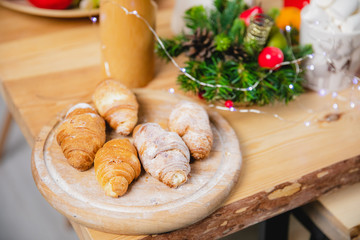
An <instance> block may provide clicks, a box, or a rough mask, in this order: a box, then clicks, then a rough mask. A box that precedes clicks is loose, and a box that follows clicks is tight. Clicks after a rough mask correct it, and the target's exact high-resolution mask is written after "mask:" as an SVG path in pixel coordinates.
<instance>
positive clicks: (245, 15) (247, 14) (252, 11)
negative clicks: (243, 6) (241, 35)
mask: <svg viewBox="0 0 360 240" xmlns="http://www.w3.org/2000/svg"><path fill="white" fill-rule="evenodd" d="M263 12H264V11H263V10H262V8H261V7H259V6H255V7H252V8H250V9H248V10H245V11H243V12H242V13H241V14H240V16H239V18H240V19H242V20H244V21H245V24H246V26H249V24H250V18H251V16H253V15H255V14H258V13H263Z"/></svg>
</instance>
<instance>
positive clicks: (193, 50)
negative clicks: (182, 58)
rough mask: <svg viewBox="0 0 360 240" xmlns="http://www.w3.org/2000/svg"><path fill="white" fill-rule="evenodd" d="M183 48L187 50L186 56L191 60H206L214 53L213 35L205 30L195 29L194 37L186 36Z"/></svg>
mask: <svg viewBox="0 0 360 240" xmlns="http://www.w3.org/2000/svg"><path fill="white" fill-rule="evenodd" d="M183 47H185V48H188V50H187V52H186V55H187V56H188V57H190V58H192V59H195V58H198V59H200V60H205V59H208V58H210V57H211V55H212V53H213V52H214V51H215V43H214V34H213V32H211V31H210V30H208V29H206V28H203V29H201V28H197V29H196V31H195V33H194V35H189V36H188V41H186V42H184V43H183Z"/></svg>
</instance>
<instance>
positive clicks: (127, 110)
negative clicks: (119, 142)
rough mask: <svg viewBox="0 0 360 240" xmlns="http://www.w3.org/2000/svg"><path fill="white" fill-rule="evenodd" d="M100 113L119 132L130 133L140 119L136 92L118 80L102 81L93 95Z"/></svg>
mask: <svg viewBox="0 0 360 240" xmlns="http://www.w3.org/2000/svg"><path fill="white" fill-rule="evenodd" d="M92 99H93V102H94V104H95V106H96V108H97V110H98V111H99V113H100V115H101V116H103V117H104V118H105V120H106V121H107V122H108V123H109V125H110V126H111V127H112V128H113V129H115V131H116V132H117V133H120V134H122V135H129V134H130V133H131V131H132V130H133V128H134V127H135V125H136V123H137V120H138V116H137V114H138V108H139V105H138V103H137V101H136V97H135V95H134V93H133V92H132V91H131V90H129V89H128V88H126V87H125V85H123V84H121V83H120V82H118V81H115V80H112V79H107V80H105V81H103V82H101V83H100V84H99V85H98V86H97V88H96V89H95V92H94V94H93V96H92Z"/></svg>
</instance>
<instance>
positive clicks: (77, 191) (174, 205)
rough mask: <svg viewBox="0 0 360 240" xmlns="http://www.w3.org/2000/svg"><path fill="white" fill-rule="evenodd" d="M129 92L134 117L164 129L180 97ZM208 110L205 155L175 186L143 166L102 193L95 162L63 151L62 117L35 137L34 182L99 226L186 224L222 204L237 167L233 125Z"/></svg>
mask: <svg viewBox="0 0 360 240" xmlns="http://www.w3.org/2000/svg"><path fill="white" fill-rule="evenodd" d="M134 92H135V94H136V96H137V99H138V102H139V105H140V109H139V123H144V122H157V123H159V124H160V125H161V126H162V127H163V128H165V129H166V128H167V120H168V116H169V114H170V112H171V110H172V109H173V107H174V106H175V104H176V103H178V102H179V101H180V100H181V99H184V98H185V97H180V96H177V95H174V94H170V93H167V92H163V91H152V90H151V91H150V90H144V89H135V90H134ZM64 111H65V110H64ZM208 113H209V117H210V122H211V127H212V131H213V134H214V143H213V147H212V150H211V153H210V155H209V157H208V158H206V159H204V160H202V161H195V162H192V163H191V172H190V177H189V180H188V181H187V182H186V183H185V184H183V185H181V186H180V187H178V188H176V189H173V188H169V187H168V186H166V185H165V184H163V183H161V182H159V181H158V180H157V179H155V178H153V177H151V176H150V175H149V174H148V173H146V172H145V171H144V170H142V173H141V175H140V176H139V178H138V179H137V180H135V181H134V182H133V183H131V185H130V186H129V189H128V191H127V192H126V194H125V195H123V196H122V197H120V198H112V197H108V196H106V195H105V194H104V191H103V189H102V188H101V187H100V185H99V183H98V182H97V181H96V178H95V171H94V168H91V169H90V170H88V171H85V172H79V171H77V170H76V169H74V168H72V167H71V166H70V165H69V164H68V163H67V161H66V159H65V157H64V156H63V153H62V151H61V148H60V147H59V145H58V144H57V142H56V139H55V131H56V129H57V127H58V126H59V124H60V123H61V117H59V118H57V119H55V120H54V121H53V123H51V124H49V125H48V126H45V127H44V128H43V129H42V131H41V132H40V134H39V136H38V138H37V139H36V143H35V147H34V149H33V153H32V164H31V165H32V173H33V176H34V180H35V183H36V185H37V187H38V189H39V191H40V192H41V193H42V195H43V196H44V198H45V199H46V200H47V201H48V202H49V203H50V204H51V205H52V206H53V207H54V208H55V209H57V210H58V211H59V212H61V213H62V214H64V215H65V216H66V217H68V218H69V219H70V220H72V221H75V222H78V223H79V224H82V225H84V226H87V227H90V228H94V229H97V230H100V231H105V232H110V233H117V234H156V233H162V232H168V231H173V230H176V229H179V228H183V227H186V226H188V225H190V224H193V223H195V222H197V221H200V220H202V219H204V218H205V217H207V216H208V215H209V214H211V213H212V212H214V211H215V210H216V209H217V208H218V207H219V206H221V203H222V202H223V201H224V200H225V199H226V197H227V196H228V194H229V193H230V191H231V189H232V188H233V186H234V184H235V183H236V181H237V179H238V175H239V172H240V168H241V162H242V157H241V154H240V149H239V142H238V140H237V137H236V135H235V132H234V130H233V129H232V128H231V126H230V125H229V124H228V123H227V121H226V120H225V119H224V118H223V117H222V116H221V115H220V114H218V113H217V112H215V111H208ZM60 115H61V116H63V115H64V114H60ZM107 137H108V140H109V139H112V138H117V137H120V136H118V135H117V134H115V133H114V132H108V133H107ZM129 138H130V140H132V139H131V137H129Z"/></svg>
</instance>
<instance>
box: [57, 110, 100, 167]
mask: <svg viewBox="0 0 360 240" xmlns="http://www.w3.org/2000/svg"><path fill="white" fill-rule="evenodd" d="M105 135H106V133H105V121H104V119H103V118H102V117H100V116H99V115H98V114H97V112H96V110H95V109H94V108H93V107H92V106H90V105H89V104H87V103H79V104H76V105H75V106H73V107H72V108H70V109H69V110H68V112H67V113H66V116H65V119H64V121H63V122H62V123H61V124H60V125H59V128H58V129H57V132H56V140H57V142H58V144H59V145H60V147H61V149H62V151H63V153H64V156H65V157H66V158H67V161H68V163H69V164H70V165H71V166H73V167H74V168H76V169H78V170H79V171H85V170H88V169H89V168H91V166H92V165H93V163H94V158H95V154H96V152H97V150H99V149H100V148H101V147H102V145H103V144H104V143H105V139H106V136H105Z"/></svg>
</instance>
